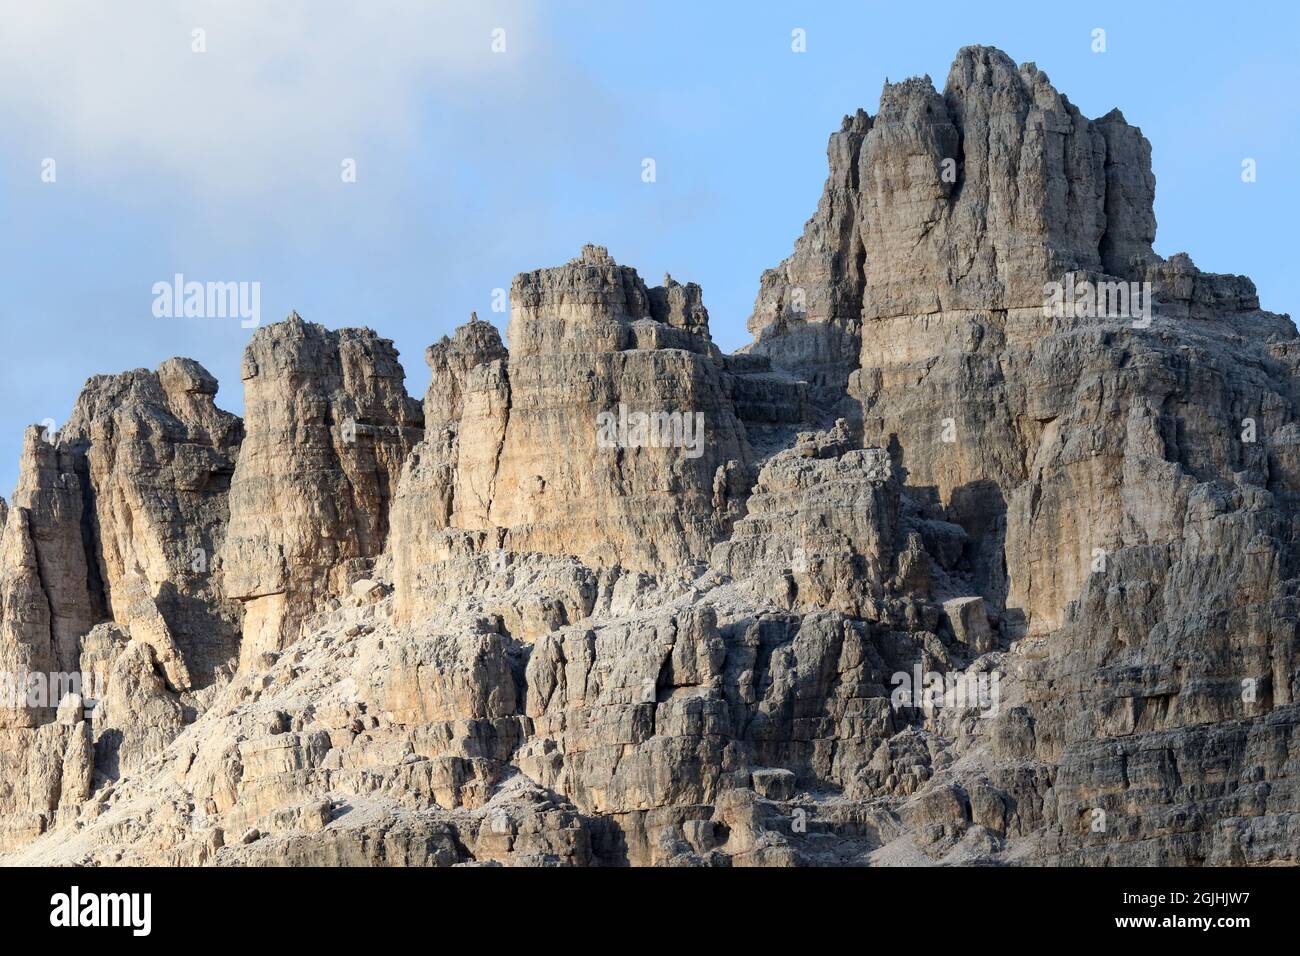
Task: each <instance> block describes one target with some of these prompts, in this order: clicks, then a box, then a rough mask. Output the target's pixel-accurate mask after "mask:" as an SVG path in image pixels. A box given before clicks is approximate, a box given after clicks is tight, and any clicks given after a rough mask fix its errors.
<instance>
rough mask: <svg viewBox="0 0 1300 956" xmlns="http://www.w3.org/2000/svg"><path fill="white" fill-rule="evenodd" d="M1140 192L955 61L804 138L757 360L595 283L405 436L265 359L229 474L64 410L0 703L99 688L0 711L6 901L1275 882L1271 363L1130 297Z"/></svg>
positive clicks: (326, 335) (1232, 326) (116, 423)
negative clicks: (821, 150)
mask: <svg viewBox="0 0 1300 956" xmlns="http://www.w3.org/2000/svg"><path fill="white" fill-rule="evenodd" d="M1150 151H1151V147H1150V145H1149V144H1148V143H1147V141H1146V140H1145V139H1144V138H1143V136H1142V134H1141V132H1140V130H1138V129H1137V128H1136V127H1133V126H1130V125H1128V123H1127V122H1126V121H1125V119H1124V117H1123V116H1122V115H1121V114H1120V113H1119V111H1118V110H1114V111H1112V112H1111V113H1109V114H1107V115H1106V116H1104V117H1102V118H1101V119H1098V120H1089V119H1086V118H1085V117H1083V116H1082V115H1081V114H1080V113H1079V112H1078V110H1077V109H1076V108H1075V107H1074V106H1072V105H1071V104H1070V102H1069V101H1068V100H1067V99H1066V98H1065V97H1064V96H1062V95H1061V94H1059V93H1058V92H1057V91H1056V90H1055V89H1053V87H1052V86H1051V84H1050V83H1049V82H1048V79H1047V77H1046V75H1045V74H1043V73H1042V72H1041V71H1040V70H1038V69H1037V68H1036V67H1034V66H1033V65H1032V64H1026V65H1023V66H1020V67H1017V66H1015V64H1014V63H1013V62H1012V61H1011V60H1010V59H1009V58H1008V57H1007V56H1005V55H1004V54H1002V53H1001V52H1000V51H997V50H992V49H988V48H983V47H970V48H966V49H964V50H962V51H960V52H959V54H958V56H957V60H956V62H955V63H954V64H953V67H952V70H951V72H950V74H949V77H948V79H947V82H946V84H945V86H944V89H943V90H942V91H938V90H936V89H935V88H934V86H933V85H932V84H931V82H930V80H929V79H928V78H923V79H910V80H906V81H904V82H902V83H897V84H886V86H885V89H884V91H883V93H882V96H881V101H880V107H879V110H878V111H877V113H876V115H875V116H870V115H868V114H867V113H866V112H864V111H861V110H859V111H858V112H857V113H856V114H854V115H853V116H850V117H847V118H846V119H845V121H844V124H843V126H842V128H841V130H840V131H838V132H836V133H835V134H833V135H832V137H831V141H830V146H829V149H828V154H829V165H830V173H829V177H828V180H827V183H826V188H825V191H824V193H823V196H822V199H821V202H820V203H819V205H818V208H817V210H816V212H815V214H814V216H813V218H812V219H810V220H809V222H808V224H807V225H806V227H805V231H804V233H803V235H802V237H801V238H800V239H799V240H798V241H797V243H796V245H795V249H794V252H793V254H792V255H791V257H790V258H789V259H787V260H786V261H785V262H784V263H782V264H781V265H780V266H779V267H778V268H776V269H773V270H769V271H768V272H766V273H764V275H763V277H762V279H761V287H760V293H759V298H758V301H757V302H756V305H755V311H754V315H753V316H752V317H751V319H750V328H751V330H752V331H753V333H754V336H755V341H754V343H753V344H752V345H751V346H750V347H749V348H747V349H746V350H744V351H743V352H742V353H741V354H738V355H730V356H729V355H723V354H722V353H721V352H720V351H719V350H718V349H717V348H716V347H715V346H714V345H713V344H712V342H711V341H710V337H709V327H708V312H707V310H706V309H705V306H704V303H703V296H702V292H701V290H700V289H699V287H698V286H696V285H693V284H685V285H683V284H680V283H678V282H675V281H673V280H672V279H671V278H669V277H666V278H665V281H664V284H663V285H662V286H658V287H648V286H647V285H646V284H645V283H644V282H643V281H642V280H641V278H640V277H639V276H638V275H637V273H636V271H635V270H634V269H632V268H630V267H628V266H623V265H619V264H617V263H616V262H615V261H614V260H613V258H612V257H610V255H609V254H608V252H607V251H606V250H605V249H603V248H602V247H599V246H588V247H585V248H584V249H583V250H582V253H581V255H580V256H579V257H578V258H576V259H574V260H572V261H571V262H569V263H567V264H565V265H562V266H559V267H556V268H550V269H542V270H538V271H536V272H530V273H525V274H523V275H520V276H518V277H517V278H516V280H515V282H514V285H513V287H512V291H511V305H512V313H511V320H510V327H509V330H508V336H507V338H508V343H507V342H503V341H502V338H501V336H500V334H499V332H498V331H497V330H496V329H495V328H494V327H493V326H491V325H489V324H488V323H484V322H479V321H477V319H476V318H473V317H472V318H471V321H470V322H469V323H468V324H466V325H464V326H462V327H461V328H459V329H457V330H456V332H455V333H454V334H453V335H452V336H449V337H446V338H443V339H442V340H441V341H439V342H437V343H436V344H434V345H433V346H431V347H430V348H429V350H428V352H427V356H426V358H427V361H428V364H429V367H430V370H431V381H430V385H429V389H428V392H427V394H426V396H425V399H424V405H423V414H421V409H420V406H419V404H418V403H416V402H415V401H413V400H412V399H410V398H409V397H408V396H407V394H406V391H405V387H404V384H403V372H402V368H401V365H400V364H399V363H398V361H397V354H396V352H395V350H394V349H393V348H392V344H391V343H390V342H389V341H387V340H385V339H381V338H379V337H378V336H376V335H375V334H374V333H372V332H370V331H369V330H364V329H343V330H339V331H328V330H326V329H324V328H322V327H321V326H317V325H311V324H308V323H305V322H303V321H302V320H301V319H299V318H298V317H297V316H296V315H295V316H291V317H290V319H289V320H288V321H286V322H283V323H279V324H277V325H274V326H270V327H267V328H264V329H260V330H258V331H257V332H256V333H255V334H254V335H253V337H252V340H251V341H250V343H249V346H248V349H247V352H246V356H245V363H244V384H245V395H246V401H245V405H246V408H247V418H246V420H245V421H244V422H243V423H240V422H239V420H238V419H236V418H234V417H233V416H230V415H227V414H225V413H223V412H221V411H219V410H218V409H217V408H216V407H215V405H214V404H213V395H214V394H215V391H216V383H215V382H214V381H212V379H211V377H210V376H208V375H207V373H206V372H204V371H203V370H202V369H201V368H200V367H199V366H197V365H196V364H194V363H192V362H188V361H186V360H179V359H176V360H172V361H170V362H168V363H165V364H164V365H163V366H162V367H161V368H159V370H158V371H157V372H156V373H154V372H146V371H137V372H128V373H125V374H123V375H119V376H111V377H99V378H96V379H93V380H92V381H91V382H90V383H89V384H88V386H87V388H86V390H85V392H84V393H83V395H82V397H81V399H79V401H78V404H77V410H76V412H75V413H74V415H73V418H72V421H70V422H69V424H68V425H67V426H66V427H65V429H64V431H63V432H62V433H61V434H60V435H59V436H58V438H57V440H55V441H49V440H47V437H48V436H43V435H42V433H41V432H40V430H37V429H33V430H32V431H31V432H30V433H29V435H28V440H27V445H26V447H25V450H24V457H23V467H22V479H21V481H20V485H19V489H18V492H17V494H16V495H15V497H14V501H13V503H12V506H4V505H3V503H0V522H2V524H3V532H2V533H0V667H3V668H5V669H7V672H12V671H17V670H20V669H27V670H31V671H49V670H66V669H69V668H73V669H75V668H80V669H81V670H83V671H87V672H91V673H93V674H95V675H96V676H97V680H96V683H95V686H94V687H92V688H91V689H92V690H93V691H94V693H93V694H87V695H81V696H78V695H74V694H72V693H66V694H60V695H58V697H57V699H54V700H52V701H50V700H45V701H43V702H41V701H37V702H36V703H35V704H26V703H24V702H18V701H14V700H7V701H4V702H0V703H3V704H6V705H7V706H0V852H4V853H5V854H6V855H5V859H13V860H20V861H26V862H74V863H75V862H99V863H102V862H148V863H168V864H178V863H179V864H202V863H245V864H269V863H297V864H303V863H317V864H320V863H346V864H365V865H414V864H419V865H425V864H440V865H443V864H453V863H462V862H471V861H474V862H486V861H493V862H502V863H508V864H521V865H529V864H540V863H564V864H573V865H587V864H593V863H602V864H622V863H632V864H638V865H640V864H654V865H657V864H672V865H680V864H694V865H699V864H734V865H747V864H760V865H788V864H818V863H863V862H867V863H872V864H881V865H886V864H896V863H930V862H942V863H949V864H960V863H974V862H979V863H1004V862H1009V863H1022V864H1035V865H1041V864H1058V863H1075V864H1088V865H1093V864H1096V865H1116V864H1143V865H1145V864H1201V863H1246V864H1274V863H1298V862H1300V859H1298V858H1297V846H1300V842H1298V841H1297V839H1296V836H1297V834H1298V833H1300V789H1298V788H1297V786H1296V783H1295V781H1296V777H1297V773H1300V765H1297V760H1296V756H1295V754H1296V751H1297V748H1296V741H1297V732H1298V730H1297V728H1298V727H1300V703H1298V702H1297V694H1298V693H1300V656H1298V654H1300V633H1298V632H1297V627H1298V626H1300V625H1298V624H1297V622H1298V621H1300V607H1298V606H1297V604H1298V603H1300V565H1298V562H1300V420H1298V419H1300V337H1298V336H1297V333H1296V329H1295V327H1294V326H1293V325H1292V323H1291V322H1290V321H1289V319H1288V318H1287V317H1286V316H1280V315H1274V314H1272V313H1268V312H1264V311H1262V310H1261V309H1260V308H1259V302H1258V299H1257V297H1256V295H1255V289H1254V286H1253V285H1252V284H1251V282H1250V280H1249V279H1246V278H1245V277H1241V276H1222V275H1214V274H1208V273H1202V272H1200V271H1199V270H1198V269H1197V268H1196V267H1195V266H1194V265H1193V264H1192V261H1191V259H1190V258H1189V257H1188V256H1186V255H1184V254H1179V255H1175V256H1172V257H1170V258H1169V259H1168V260H1165V259H1162V258H1160V257H1159V256H1156V255H1155V254H1154V253H1153V252H1152V241H1153V239H1154V236H1155V219H1154V215H1153V212H1152V208H1153V199H1154V179H1153V177H1152V175H1151V170H1150ZM1121 282H1122V283H1125V285H1124V286H1123V287H1122V289H1121V287H1119V286H1118V285H1116V283H1121ZM1053 283H1056V284H1058V286H1057V293H1063V290H1064V288H1065V287H1066V286H1069V288H1070V296H1071V299H1070V301H1071V303H1074V302H1075V301H1076V300H1075V299H1074V298H1073V296H1074V294H1075V293H1076V292H1078V291H1079V290H1082V292H1079V295H1080V296H1084V295H1085V294H1087V295H1091V296H1093V299H1092V304H1091V305H1087V304H1085V305H1081V306H1080V307H1079V308H1075V307H1074V305H1073V304H1071V305H1070V307H1069V308H1063V309H1055V308H1053V307H1051V306H1052V301H1053V293H1052V291H1051V290H1052V287H1053ZM1128 283H1136V284H1137V287H1136V291H1134V290H1133V289H1132V288H1130V287H1129V286H1128V285H1127V284H1128ZM1142 283H1149V289H1150V293H1151V296H1150V298H1148V297H1147V296H1146V294H1145V292H1144V290H1143V286H1142ZM1121 291H1122V292H1123V293H1124V294H1125V295H1127V296H1128V298H1127V299H1125V298H1124V297H1122V296H1121V295H1120V293H1121ZM1078 301H1081V302H1085V303H1086V302H1087V301H1088V300H1087V299H1086V298H1084V299H1080V300H1078ZM1098 301H1100V302H1101V303H1102V306H1101V307H1097V302H1098ZM1148 303H1150V304H1151V305H1152V308H1150V309H1147V308H1146V305H1147V304H1148ZM507 344H508V346H509V348H508V349H507ZM638 413H644V414H652V415H655V416H659V415H669V416H670V415H672V414H674V413H676V414H677V415H678V418H677V422H678V430H677V432H676V433H674V432H673V431H672V430H671V428H669V430H668V431H667V432H666V434H667V436H668V438H669V440H668V441H657V440H652V439H651V435H650V434H649V433H648V432H643V433H641V434H639V435H638V434H636V433H634V432H633V431H631V430H630V428H629V426H632V427H635V425H634V423H633V422H632V421H631V419H629V416H630V415H635V414H638ZM605 415H609V416H610V417H608V418H605V417H602V416H605ZM688 415H689V416H692V419H691V421H692V422H693V421H694V418H693V416H696V415H699V416H702V424H701V426H700V429H701V430H700V431H699V432H698V433H688V432H686V431H683V430H682V429H681V427H680V425H681V423H682V422H683V420H684V419H683V418H682V416H688ZM653 421H654V423H655V425H658V424H659V423H660V421H661V420H660V419H659V418H657V417H656V418H655V419H654V420H653ZM663 421H668V419H663ZM646 422H647V424H646V427H651V426H650V424H649V422H650V420H649V419H647V420H646ZM669 424H671V422H669ZM697 435H698V436H699V437H700V440H699V442H698V444H696V443H695V441H694V439H695V438H696V437H697ZM655 436H656V437H662V435H661V434H660V433H659V432H656V433H655ZM196 550H198V551H203V552H205V553H209V554H211V555H212V556H213V560H212V562H211V564H210V565H209V567H208V569H207V572H206V573H202V572H199V571H196V570H195V568H194V566H193V565H192V564H191V563H190V562H191V560H192V556H193V554H194V552H195V551H196ZM236 656H237V657H238V660H239V667H238V668H237V669H236V668H235V667H233V666H225V665H226V664H227V663H233V659H234V658H235V657H236ZM92 704H94V705H95V706H93V707H92V706H91V705H92ZM1099 822H1100V825H1099ZM74 827H79V828H80V831H79V834H78V839H77V840H76V841H75V842H73V841H70V840H69V839H68V835H69V834H70V833H72V832H74V831H73V828H74Z"/></svg>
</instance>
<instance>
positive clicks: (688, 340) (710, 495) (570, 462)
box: [395, 246, 805, 599]
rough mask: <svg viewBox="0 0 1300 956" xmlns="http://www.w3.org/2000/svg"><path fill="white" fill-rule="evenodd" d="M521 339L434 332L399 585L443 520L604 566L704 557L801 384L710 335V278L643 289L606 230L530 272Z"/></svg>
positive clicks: (655, 566)
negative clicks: (759, 438)
mask: <svg viewBox="0 0 1300 956" xmlns="http://www.w3.org/2000/svg"><path fill="white" fill-rule="evenodd" d="M511 303H512V315H511V323H510V333H509V335H510V351H509V354H508V355H507V353H506V350H505V349H504V347H503V346H502V345H501V343H500V340H499V339H498V338H497V337H496V334H495V331H494V330H491V331H489V330H490V329H491V327H490V326H488V327H486V328H485V327H484V324H483V323H476V322H471V323H470V324H469V325H467V326H464V327H462V328H461V329H459V330H458V331H457V332H456V335H455V336H454V337H453V338H452V339H450V340H444V341H443V342H440V343H439V344H438V345H436V346H434V347H433V348H432V349H430V352H429V362H430V365H431V367H432V368H433V372H434V375H433V381H432V382H431V385H430V389H429V394H428V396H427V397H426V399H425V415H426V428H427V435H426V439H425V441H424V443H423V444H422V445H421V446H420V448H419V449H418V450H417V453H416V455H414V456H413V457H412V460H411V461H410V462H408V465H407V470H406V473H405V475H404V477H403V481H402V484H401V487H400V489H399V492H398V500H399V504H398V508H399V509H401V513H402V520H401V521H400V522H398V524H399V526H400V529H401V530H399V531H398V532H397V533H398V535H399V536H401V537H400V543H401V546H400V547H398V548H396V549H395V550H396V551H397V555H396V560H397V562H398V570H397V573H398V576H399V580H400V582H401V584H402V587H400V588H399V591H401V592H402V594H403V598H402V599H404V595H405V594H406V593H407V591H408V590H409V588H408V587H407V585H408V584H409V583H410V580H411V578H410V574H411V572H412V568H411V564H412V562H411V560H410V559H411V556H412V553H413V547H414V548H415V549H418V547H419V546H420V544H421V542H422V541H427V540H429V539H430V538H431V537H433V536H434V535H435V533H436V532H437V531H439V530H441V529H443V528H446V527H452V528H460V529H465V530H469V531H475V532H484V533H487V534H488V535H489V536H490V537H494V538H495V540H494V542H493V543H494V544H499V545H500V546H502V547H506V548H508V549H510V550H511V551H520V552H523V551H537V552H542V553H546V554H571V555H574V556H576V557H578V558H580V559H582V560H583V561H584V562H586V563H588V564H592V565H595V566H599V567H611V566H614V565H618V566H621V567H624V568H628V569H632V570H638V571H664V570H674V569H676V568H678V567H681V566H683V565H686V564H689V563H690V562H692V561H698V560H703V559H704V558H705V557H707V555H708V552H709V549H710V548H711V547H712V545H713V544H714V543H715V542H716V541H717V540H719V539H720V538H721V537H722V536H723V535H724V534H725V532H726V530H727V528H728V527H729V526H730V523H731V521H732V520H734V518H735V516H736V515H737V514H738V513H739V512H738V509H739V506H740V501H739V500H738V497H739V498H743V495H744V492H745V491H746V487H745V484H744V481H745V477H744V476H746V475H747V473H748V469H749V466H750V463H751V462H752V460H753V458H754V452H753V450H752V448H751V446H750V444H749V441H748V434H747V431H746V426H745V423H744V420H743V419H749V420H751V421H752V422H753V423H754V427H755V428H756V429H757V430H759V431H762V430H763V429H764V428H769V427H772V428H774V427H779V426H780V425H781V424H783V423H788V422H790V421H792V420H798V417H799V416H802V415H803V414H804V413H805V403H804V399H803V391H802V389H800V388H799V387H797V386H796V385H795V384H794V383H792V382H790V381H789V380H788V379H786V378H784V377H782V376H779V375H775V374H773V373H772V372H771V370H770V367H769V366H768V365H767V363H766V362H765V361H763V360H762V359H757V358H756V359H755V360H753V361H751V362H749V363H748V365H746V364H745V363H744V362H738V363H730V362H728V361H726V360H724V359H723V358H722V356H721V355H720V353H719V352H718V350H717V349H716V347H714V346H713V345H712V343H711V342H710V340H709V332H708V313H707V311H706V310H705V309H704V306H703V304H702V300H701V293H700V289H699V287H698V286H696V285H693V284H688V285H681V284H680V283H677V282H675V281H673V280H672V279H671V277H668V278H666V284H665V285H664V286H661V287H656V288H648V287H647V286H646V285H645V283H644V282H642V281H641V279H640V277H639V276H638V275H637V273H636V271H635V270H634V269H631V268H629V267H627V266H621V265H618V264H617V263H615V262H614V260H613V258H612V257H611V256H609V254H608V253H607V252H606V251H605V250H604V249H603V248H602V247H598V246H588V247H586V248H585V249H584V250H583V254H582V256H580V257H579V258H577V259H574V260H573V261H572V262H570V263H568V264H567V265H565V266H561V267H559V268H556V269H544V270H539V271H537V272H532V273H525V274H523V275H520V276H518V277H517V278H516V280H515V282H514V286H513V288H512V291H511Z"/></svg>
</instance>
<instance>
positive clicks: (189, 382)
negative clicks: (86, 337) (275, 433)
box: [60, 358, 243, 690]
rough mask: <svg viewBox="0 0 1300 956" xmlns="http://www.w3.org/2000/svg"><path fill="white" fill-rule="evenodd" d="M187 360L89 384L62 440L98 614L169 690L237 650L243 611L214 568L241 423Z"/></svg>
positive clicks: (201, 681) (208, 673) (206, 677)
mask: <svg viewBox="0 0 1300 956" xmlns="http://www.w3.org/2000/svg"><path fill="white" fill-rule="evenodd" d="M216 393H217V381H216V379H214V378H213V377H212V376H211V375H210V374H209V373H208V372H207V370H205V369H204V368H203V367H202V366H201V365H199V364H198V363H196V362H193V361H191V360H189V359H180V358H176V359H170V360H168V361H167V362H164V363H163V364H162V365H161V366H160V367H159V368H158V370H157V371H156V372H149V371H146V370H144V369H139V370H136V371H134V372H125V373H123V374H121V375H101V376H96V377H95V378H92V379H91V380H90V381H89V382H88V383H87V384H86V387H85V389H84V390H83V391H82V393H81V396H80V397H79V398H78V399H77V404H76V406H75V407H74V409H73V413H72V416H71V418H70V419H69V420H68V423H67V425H65V426H64V428H63V430H62V432H61V434H60V439H61V441H62V442H63V443H65V444H66V445H67V446H69V447H70V448H71V449H73V450H74V452H75V453H76V454H77V456H78V457H79V458H80V459H83V460H84V462H85V464H84V468H83V469H82V474H83V476H84V477H83V480H85V481H86V482H87V484H88V485H89V494H90V501H91V507H90V514H89V515H88V519H89V526H90V529H91V539H92V540H93V541H94V543H95V545H96V547H95V549H94V560H95V562H96V567H95V568H94V569H93V576H94V578H95V579H96V580H97V581H98V582H99V584H100V586H101V587H102V588H103V595H104V602H105V609H104V610H105V612H106V613H107V614H108V615H109V616H111V617H112V618H113V619H114V620H115V621H117V622H118V623H119V624H121V625H122V626H123V627H125V628H126V629H127V630H128V631H129V632H130V633H131V635H132V636H133V637H134V638H136V639H137V640H139V641H143V642H144V643H147V644H149V645H150V646H151V647H152V648H153V649H154V652H155V654H157V656H158V659H159V661H160V662H161V663H162V666H163V668H164V670H165V672H166V675H167V680H168V682H169V683H170V684H171V685H172V687H173V689H176V690H185V689H189V688H190V687H193V686H200V687H201V686H206V685H208V684H210V683H211V682H212V680H213V676H214V672H215V671H216V670H217V669H218V668H219V667H221V666H222V665H223V664H226V663H227V662H229V661H230V660H231V659H233V658H236V657H237V656H238V654H239V610H238V607H237V606H236V605H234V604H233V603H232V602H230V601H228V600H226V599H225V595H224V590H223V587H222V583H221V569H220V567H219V564H218V562H217V560H216V555H217V551H218V549H219V547H220V545H221V543H222V541H223V540H224V537H225V531H226V524H227V520H228V503H227V494H228V491H229V487H230V478H231V475H232V473H233V471H234V468H235V460H236V458H237V457H238V454H239V445H240V441H241V440H242V438H243V427H242V424H241V422H240V420H239V418H238V417H236V416H234V415H231V414H230V413H228V412H224V411H222V410H220V409H219V408H217V406H216V403H215V396H216Z"/></svg>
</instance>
